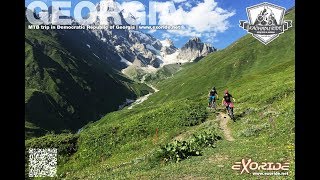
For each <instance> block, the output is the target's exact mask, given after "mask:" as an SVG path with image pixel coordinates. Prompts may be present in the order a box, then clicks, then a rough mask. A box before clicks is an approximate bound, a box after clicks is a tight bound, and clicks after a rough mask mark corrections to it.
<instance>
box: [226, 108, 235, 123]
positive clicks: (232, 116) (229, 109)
mask: <svg viewBox="0 0 320 180" xmlns="http://www.w3.org/2000/svg"><path fill="white" fill-rule="evenodd" d="M227 111H228V115H229V116H230V118H231V119H232V120H234V114H233V105H232V104H230V105H228V106H227Z"/></svg>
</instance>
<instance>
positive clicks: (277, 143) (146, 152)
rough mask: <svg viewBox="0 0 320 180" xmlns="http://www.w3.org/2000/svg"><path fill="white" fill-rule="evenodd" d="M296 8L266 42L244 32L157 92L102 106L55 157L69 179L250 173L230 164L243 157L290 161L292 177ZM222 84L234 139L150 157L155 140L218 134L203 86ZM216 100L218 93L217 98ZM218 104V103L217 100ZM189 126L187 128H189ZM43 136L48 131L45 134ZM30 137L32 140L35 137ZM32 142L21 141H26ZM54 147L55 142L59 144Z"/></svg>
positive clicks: (161, 85)
mask: <svg viewBox="0 0 320 180" xmlns="http://www.w3.org/2000/svg"><path fill="white" fill-rule="evenodd" d="M294 15H295V9H292V10H291V11H290V12H289V13H288V14H287V15H286V17H285V18H286V19H289V20H293V27H292V28H291V29H289V30H288V31H286V32H285V33H284V34H281V35H280V36H279V37H278V38H277V39H275V40H274V41H273V42H271V43H269V44H268V45H263V44H262V43H260V42H259V41H258V40H256V39H254V38H253V37H251V35H246V36H244V37H243V38H241V39H239V40H238V41H237V42H235V43H234V44H232V45H231V46H229V47H228V48H226V49H224V50H221V51H218V52H217V53H213V54H210V55H208V56H207V57H205V58H203V59H202V60H201V61H199V62H197V63H192V64H187V65H184V66H183V69H182V70H180V71H179V72H177V73H176V74H175V75H174V76H173V77H172V78H168V79H166V80H164V81H161V82H159V83H157V84H155V85H156V86H157V88H158V89H160V91H159V92H156V93H155V94H154V95H151V96H150V97H149V99H148V100H146V101H145V102H143V103H141V104H139V105H137V106H135V107H134V108H133V109H131V110H130V109H123V110H121V111H118V112H114V113H109V114H108V115H106V116H105V117H103V118H102V119H101V120H100V121H98V122H96V123H93V124H90V125H88V126H86V128H84V130H83V131H82V132H81V133H80V134H79V139H78V141H77V145H78V149H77V151H76V152H75V154H73V155H70V156H68V158H69V160H68V161H66V162H65V163H63V164H60V166H59V170H58V174H59V176H60V177H66V178H69V179H76V178H78V179H97V178H101V179H106V178H109V179H110V178H111V179H113V178H123V179H156V178H158V179H183V178H186V179H196V178H199V179H252V178H254V177H253V176H252V175H251V174H242V175H239V172H236V171H234V170H232V169H231V166H232V165H233V164H234V162H236V161H241V159H242V158H253V160H254V161H256V162H265V161H267V162H290V172H289V174H288V175H289V176H286V177H285V178H286V179H292V178H294V176H295V174H294V135H295V132H294V119H295V116H294V104H295V102H294V92H295V88H294V67H295V64H294V63H295V60H294V59H295V54H294V50H295V29H294V27H295V23H294V20H295V17H294ZM213 85H214V86H216V87H217V90H218V92H219V95H220V96H221V95H222V94H221V93H222V91H223V90H224V89H226V88H228V89H229V91H230V92H231V93H232V94H233V95H234V97H235V98H236V99H237V101H236V103H235V116H236V122H233V123H231V124H229V126H230V127H231V133H232V134H233V137H234V138H235V140H234V141H232V142H228V141H225V140H222V141H218V142H217V144H216V148H210V149H209V148H206V149H203V150H202V156H196V157H189V158H188V159H187V160H184V161H181V162H180V163H167V164H166V163H164V160H163V159H158V158H156V157H157V156H156V155H157V153H156V152H157V151H158V150H159V146H158V145H164V144H167V143H169V142H171V141H172V140H173V139H175V137H177V136H178V135H180V134H182V133H186V132H201V131H202V130H208V131H210V132H213V133H216V134H219V132H218V131H219V130H218V129H217V126H216V125H215V123H217V122H216V120H218V119H216V115H215V114H214V113H211V112H207V111H206V104H207V93H208V91H209V90H210V88H211V87H212V86H213ZM220 100H221V99H220ZM220 108H221V111H223V107H220ZM190 134H192V133H190ZM49 140H50V137H47V141H49ZM34 141H36V140H34ZM33 143H34V142H27V144H28V146H30V147H32V144H33ZM58 148H59V146H58Z"/></svg>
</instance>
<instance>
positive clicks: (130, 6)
mask: <svg viewBox="0 0 320 180" xmlns="http://www.w3.org/2000/svg"><path fill="white" fill-rule="evenodd" d="M121 9H123V10H124V11H123V15H124V17H125V18H126V21H130V22H129V23H130V24H132V23H131V21H134V20H135V21H136V22H137V23H138V24H139V23H141V24H145V23H146V22H145V19H146V12H145V10H146V8H145V6H144V5H143V4H142V3H141V2H139V1H129V2H123V3H122V4H121ZM130 14H131V15H132V16H133V17H134V18H135V19H132V17H131V16H130Z"/></svg>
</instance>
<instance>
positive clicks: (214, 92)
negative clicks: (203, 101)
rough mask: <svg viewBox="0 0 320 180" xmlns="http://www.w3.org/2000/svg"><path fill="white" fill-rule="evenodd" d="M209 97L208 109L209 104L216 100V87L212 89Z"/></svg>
mask: <svg viewBox="0 0 320 180" xmlns="http://www.w3.org/2000/svg"><path fill="white" fill-rule="evenodd" d="M208 97H209V103H208V107H210V105H211V103H213V102H215V101H216V99H218V92H217V90H216V87H213V88H212V89H211V90H210V91H209V94H208Z"/></svg>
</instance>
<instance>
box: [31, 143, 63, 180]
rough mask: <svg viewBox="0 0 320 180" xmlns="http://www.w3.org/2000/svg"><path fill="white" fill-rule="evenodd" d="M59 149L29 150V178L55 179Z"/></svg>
mask: <svg viewBox="0 0 320 180" xmlns="http://www.w3.org/2000/svg"><path fill="white" fill-rule="evenodd" d="M56 173H57V149H55V148H52V149H29V177H54V176H56Z"/></svg>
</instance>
